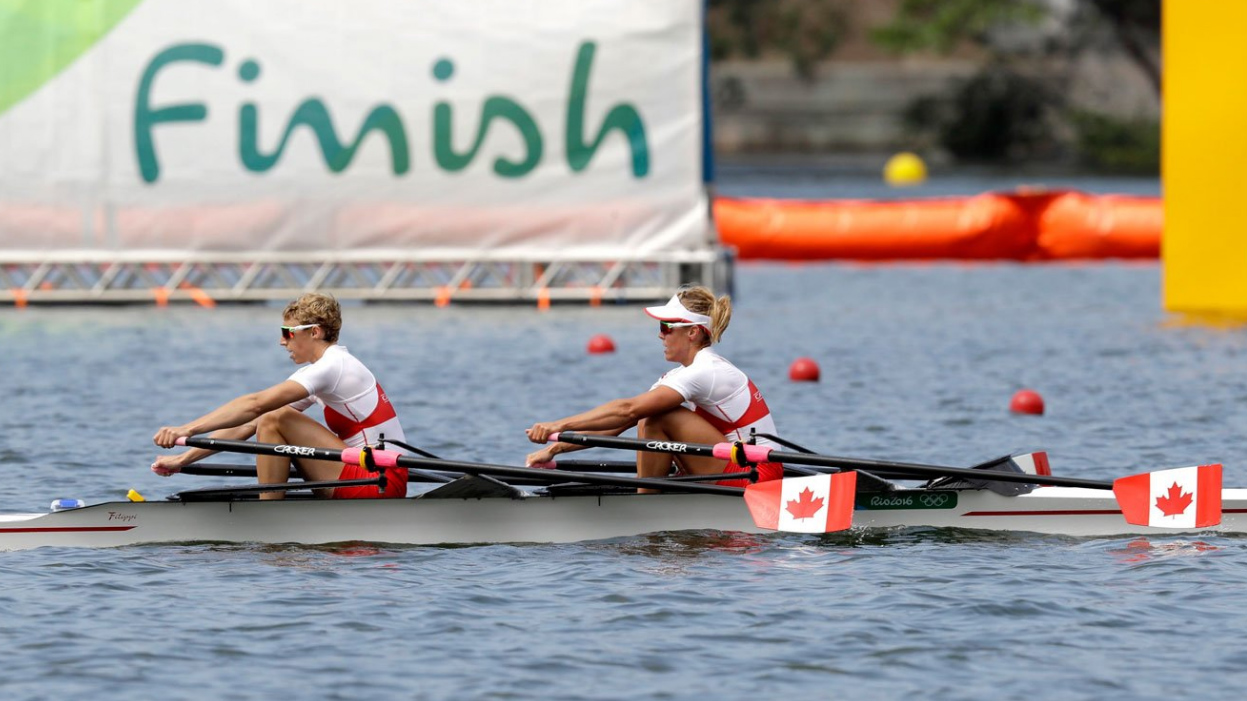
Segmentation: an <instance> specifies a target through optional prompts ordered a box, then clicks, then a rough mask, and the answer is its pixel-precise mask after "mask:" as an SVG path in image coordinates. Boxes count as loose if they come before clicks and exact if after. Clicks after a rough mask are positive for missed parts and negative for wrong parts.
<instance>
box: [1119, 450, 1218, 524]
mask: <svg viewBox="0 0 1247 701" xmlns="http://www.w3.org/2000/svg"><path fill="white" fill-rule="evenodd" d="M1113 495H1114V496H1116V497H1117V503H1118V505H1120V506H1121V513H1122V515H1123V516H1125V517H1126V522H1127V523H1132V524H1134V525H1136V526H1153V527H1157V528H1206V527H1208V526H1215V525H1217V524H1219V523H1221V466H1220V465H1200V466H1198V467H1177V468H1174V469H1171V470H1159V471H1157V472H1144V473H1142V474H1138V475H1131V476H1130V477H1122V478H1121V479H1118V480H1114V481H1113Z"/></svg>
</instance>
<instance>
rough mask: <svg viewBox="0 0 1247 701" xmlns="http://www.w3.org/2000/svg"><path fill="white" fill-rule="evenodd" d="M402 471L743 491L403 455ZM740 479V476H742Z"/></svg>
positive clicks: (711, 491)
mask: <svg viewBox="0 0 1247 701" xmlns="http://www.w3.org/2000/svg"><path fill="white" fill-rule="evenodd" d="M398 464H399V465H401V466H403V467H438V468H441V469H444V470H454V471H455V472H463V473H466V474H469V475H493V476H494V477H530V478H544V479H545V480H546V481H550V482H554V481H558V482H566V481H569V480H574V481H576V482H584V483H585V484H606V485H611V486H614V487H639V488H643V489H659V490H662V491H665V492H670V491H680V492H701V493H706V494H724V495H730V496H740V495H741V494H744V492H745V490H743V489H741V488H740V487H724V486H721V485H717V484H696V483H688V482H684V483H673V482H671V481H670V480H665V479H659V478H649V477H626V476H623V475H619V476H615V475H608V474H601V473H598V474H594V473H589V472H572V471H569V470H542V469H536V468H532V467H512V466H509V465H491V464H488V463H475V462H458V461H455V460H432V459H429V458H417V457H412V456H410V455H404V456H401V457H399V458H398ZM742 475H743V473H742Z"/></svg>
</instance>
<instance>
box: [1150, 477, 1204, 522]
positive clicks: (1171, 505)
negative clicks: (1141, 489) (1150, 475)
mask: <svg viewBox="0 0 1247 701" xmlns="http://www.w3.org/2000/svg"><path fill="white" fill-rule="evenodd" d="M1194 498H1195V495H1194V494H1183V493H1182V488H1181V487H1179V486H1178V483H1177V482H1174V483H1173V485H1172V486H1171V487H1169V494H1167V495H1166V496H1163V497H1156V508H1158V509H1160V512H1161V513H1162V514H1164V515H1166V516H1181V515H1182V512H1183V511H1186V507H1188V506H1190V505H1191V500H1192V499H1194Z"/></svg>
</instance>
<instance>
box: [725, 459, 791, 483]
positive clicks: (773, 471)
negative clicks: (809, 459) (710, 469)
mask: <svg viewBox="0 0 1247 701" xmlns="http://www.w3.org/2000/svg"><path fill="white" fill-rule="evenodd" d="M749 470H750V468H748V467H745V466H744V465H737V464H736V463H734V462H730V461H729V462H728V463H727V465H726V466H724V468H723V471H724V472H748V471H749ZM783 477H784V465H783V463H778V462H760V463H758V481H759V482H769V481H771V480H777V479H783ZM715 484H721V485H723V486H724V487H748V486H749V485H751V484H753V482H750V481H749V480H748V479H741V480H719V481H717V482H715Z"/></svg>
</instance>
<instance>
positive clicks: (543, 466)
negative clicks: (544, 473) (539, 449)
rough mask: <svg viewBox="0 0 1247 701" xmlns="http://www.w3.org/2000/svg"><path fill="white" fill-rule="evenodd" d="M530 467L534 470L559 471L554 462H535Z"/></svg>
mask: <svg viewBox="0 0 1247 701" xmlns="http://www.w3.org/2000/svg"><path fill="white" fill-rule="evenodd" d="M529 467H531V468H533V469H534V470H557V469H558V467H559V465H558V463H556V462H554V461H553V460H548V461H546V462H535V463H533V464H531V465H529Z"/></svg>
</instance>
